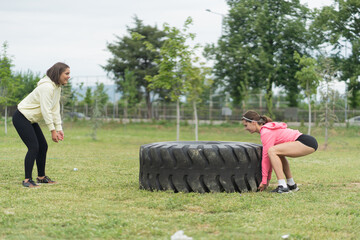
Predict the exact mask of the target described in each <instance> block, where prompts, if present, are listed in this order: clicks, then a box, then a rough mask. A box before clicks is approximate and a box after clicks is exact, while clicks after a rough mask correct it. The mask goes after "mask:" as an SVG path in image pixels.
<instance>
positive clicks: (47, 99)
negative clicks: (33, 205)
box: [13, 62, 70, 187]
mask: <svg viewBox="0 0 360 240" xmlns="http://www.w3.org/2000/svg"><path fill="white" fill-rule="evenodd" d="M69 79H70V67H69V66H68V65H66V64H65V63H60V62H59V63H56V64H54V66H52V67H51V68H49V69H48V70H47V72H46V76H45V77H44V78H42V79H41V80H40V81H39V82H38V84H37V87H36V88H35V89H34V90H33V91H32V92H31V93H30V94H29V95H28V96H27V97H25V98H24V99H23V100H22V101H21V102H20V103H19V104H18V106H17V110H16V111H15V113H14V115H13V124H14V127H15V128H16V131H17V132H18V134H19V136H20V138H21V139H22V141H23V142H24V143H25V145H26V146H27V148H28V151H27V153H26V156H25V180H24V181H23V182H22V184H23V186H24V187H38V186H39V185H37V184H36V183H35V182H34V181H33V180H32V171H33V167H34V162H35V160H36V166H37V171H38V177H37V179H36V180H37V183H48V184H54V183H56V182H55V181H52V180H51V179H50V178H49V177H48V176H46V174H45V164H46V153H47V149H48V145H47V142H46V139H45V137H44V135H43V133H42V131H41V129H40V127H39V124H38V122H39V121H41V120H42V119H44V121H45V124H46V125H47V127H48V129H49V131H50V132H51V138H52V140H53V141H54V142H56V143H57V142H59V141H62V140H63V139H64V132H63V130H62V126H61V116H60V95H61V86H62V85H66V84H67V83H68V81H69Z"/></svg>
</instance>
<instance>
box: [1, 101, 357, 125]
mask: <svg viewBox="0 0 360 240" xmlns="http://www.w3.org/2000/svg"><path fill="white" fill-rule="evenodd" d="M15 110H16V106H11V107H8V116H12V114H13V113H14V112H15ZM247 110H248V109H242V108H228V107H210V106H206V105H200V106H199V107H198V109H197V113H198V119H199V120H202V121H229V122H231V121H240V120H241V116H242V114H243V113H244V112H245V111H247ZM251 110H255V111H257V112H258V113H259V114H266V113H267V111H266V109H265V108H261V109H251ZM0 111H1V113H2V116H4V112H5V111H4V107H0ZM101 112H102V117H103V118H104V119H148V120H149V119H153V120H166V121H171V120H175V119H176V105H175V104H172V103H170V104H153V105H152V107H151V109H150V111H149V110H148V109H147V108H146V107H145V106H138V107H131V108H127V109H125V108H122V107H119V106H118V105H110V104H109V105H106V106H104V107H103V108H102V109H101ZM92 113H93V108H92V107H90V106H73V107H64V108H63V111H62V115H63V116H62V117H63V118H64V119H66V118H73V117H77V118H87V119H89V118H91V117H92ZM273 113H274V119H273V120H275V121H291V122H308V119H309V112H308V111H307V110H304V109H300V108H279V109H274V110H273ZM330 114H332V116H333V118H334V119H336V120H335V122H339V123H343V122H345V118H346V119H349V118H352V117H355V116H360V110H347V111H345V110H343V109H340V110H336V109H335V110H331V112H330ZM324 116H325V111H324V110H313V111H311V121H312V122H314V123H315V122H322V121H323V118H324ZM180 118H181V120H193V119H194V113H193V108H192V106H189V105H185V104H183V105H181V106H180Z"/></svg>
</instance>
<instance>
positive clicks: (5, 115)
mask: <svg viewBox="0 0 360 240" xmlns="http://www.w3.org/2000/svg"><path fill="white" fill-rule="evenodd" d="M7 114H8V113H7V102H5V135H7Z"/></svg>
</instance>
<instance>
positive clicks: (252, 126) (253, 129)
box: [242, 120, 257, 133]
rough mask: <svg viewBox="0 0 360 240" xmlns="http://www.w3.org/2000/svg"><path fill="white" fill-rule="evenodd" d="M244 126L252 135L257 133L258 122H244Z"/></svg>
mask: <svg viewBox="0 0 360 240" xmlns="http://www.w3.org/2000/svg"><path fill="white" fill-rule="evenodd" d="M242 124H243V125H244V127H245V130H246V131H249V132H250V133H254V132H257V127H256V122H247V121H245V120H242Z"/></svg>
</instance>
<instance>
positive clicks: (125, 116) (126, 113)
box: [124, 100, 128, 119]
mask: <svg viewBox="0 0 360 240" xmlns="http://www.w3.org/2000/svg"><path fill="white" fill-rule="evenodd" d="M127 118H128V103H127V100H125V103H124V119H127Z"/></svg>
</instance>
